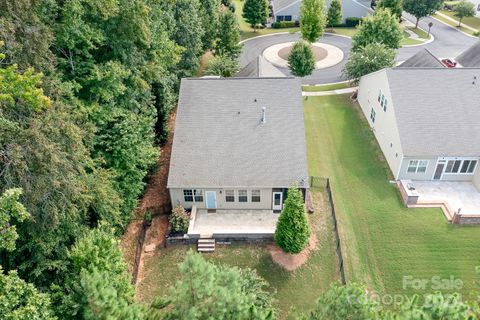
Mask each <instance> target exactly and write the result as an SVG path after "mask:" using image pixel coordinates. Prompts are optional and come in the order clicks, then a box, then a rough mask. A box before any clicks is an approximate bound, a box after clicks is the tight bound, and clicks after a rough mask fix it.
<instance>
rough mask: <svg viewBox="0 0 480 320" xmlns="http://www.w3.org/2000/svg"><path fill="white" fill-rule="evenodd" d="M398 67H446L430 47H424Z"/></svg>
mask: <svg viewBox="0 0 480 320" xmlns="http://www.w3.org/2000/svg"><path fill="white" fill-rule="evenodd" d="M397 67H398V68H446V67H445V65H444V64H443V63H442V62H441V61H440V60H439V59H438V58H437V57H435V56H434V55H433V54H432V53H431V52H430V51H429V50H428V49H425V48H422V49H420V50H419V51H418V52H417V53H416V54H414V55H413V56H412V57H410V58H409V59H407V60H405V61H404V62H402V63H401V64H400V65H398V66H397Z"/></svg>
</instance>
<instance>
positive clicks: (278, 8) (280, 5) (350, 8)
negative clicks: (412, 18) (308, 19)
mask: <svg viewBox="0 0 480 320" xmlns="http://www.w3.org/2000/svg"><path fill="white" fill-rule="evenodd" d="M341 2H342V16H343V18H342V21H343V22H345V19H346V18H348V17H358V18H363V17H365V16H367V15H369V14H371V13H372V12H373V10H372V9H371V1H370V0H341ZM301 4H302V0H271V1H270V7H271V8H272V15H273V21H277V22H279V21H298V20H299V19H300V6H301ZM329 7H330V0H327V1H325V10H328V8H329Z"/></svg>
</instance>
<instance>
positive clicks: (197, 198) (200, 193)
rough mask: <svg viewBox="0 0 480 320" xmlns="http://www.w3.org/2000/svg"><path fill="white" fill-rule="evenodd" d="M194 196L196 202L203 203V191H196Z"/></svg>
mask: <svg viewBox="0 0 480 320" xmlns="http://www.w3.org/2000/svg"><path fill="white" fill-rule="evenodd" d="M193 196H194V200H195V202H203V190H202V189H194V190H193Z"/></svg>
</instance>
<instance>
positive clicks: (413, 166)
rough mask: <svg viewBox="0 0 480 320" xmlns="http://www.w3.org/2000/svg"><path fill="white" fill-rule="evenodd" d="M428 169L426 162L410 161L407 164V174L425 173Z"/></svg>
mask: <svg viewBox="0 0 480 320" xmlns="http://www.w3.org/2000/svg"><path fill="white" fill-rule="evenodd" d="M427 167H428V160H410V161H409V162H408V168H407V172H408V173H425V172H426V171H427Z"/></svg>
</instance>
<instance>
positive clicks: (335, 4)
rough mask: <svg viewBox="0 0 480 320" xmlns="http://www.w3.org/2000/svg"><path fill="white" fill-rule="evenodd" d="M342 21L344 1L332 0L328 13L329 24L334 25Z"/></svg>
mask: <svg viewBox="0 0 480 320" xmlns="http://www.w3.org/2000/svg"><path fill="white" fill-rule="evenodd" d="M341 22H342V3H341V2H340V0H332V2H331V3H330V8H328V13H327V26H329V27H334V26H336V25H338V24H340V23H341Z"/></svg>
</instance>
